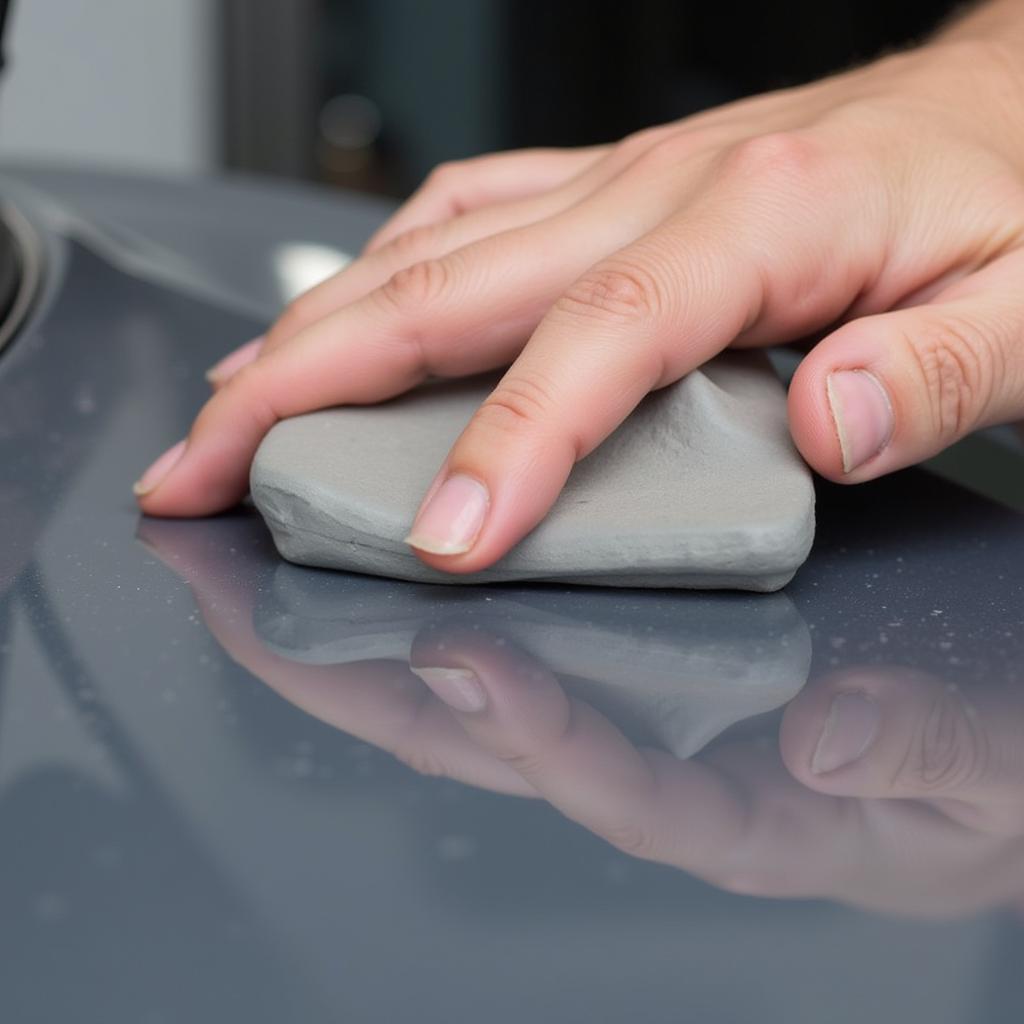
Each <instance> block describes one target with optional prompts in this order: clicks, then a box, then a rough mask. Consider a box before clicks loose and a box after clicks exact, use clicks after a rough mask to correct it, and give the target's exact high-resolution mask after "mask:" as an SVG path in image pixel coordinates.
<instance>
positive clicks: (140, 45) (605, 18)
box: [0, 0, 954, 196]
mask: <svg viewBox="0 0 1024 1024" xmlns="http://www.w3.org/2000/svg"><path fill="white" fill-rule="evenodd" d="M953 6H954V4H952V3H950V2H949V0H901V3H899V4H893V3H891V2H883V0H833V2H831V3H828V4H822V3H820V2H818V0H787V2H784V3H777V4H771V5H765V4H760V3H740V2H735V0H733V2H730V0H716V2H710V0H690V2H687V0H632V2H631V3H629V4H621V3H605V2H599V0H558V2H554V3H552V2H550V0H444V2H438V0H144V2H140V0H106V2H105V3H103V4H97V3H94V2H90V0H20V2H19V0H16V2H15V4H14V10H13V17H12V26H11V31H10V39H9V44H8V46H7V51H8V57H9V60H10V69H9V76H8V81H6V82H5V88H4V90H3V92H2V100H0V152H2V153H3V155H4V158H5V159H11V158H15V159H45V160H49V161H58V162H63V163H79V164H80V163H94V164H95V163H98V164H102V165H106V166H108V167H109V166H114V167H130V168H146V169H152V170H160V171H167V172H202V171H213V170H218V169H222V168H223V169H228V170H235V171H248V172H254V173H260V174H272V175H278V176H284V177H290V178H297V179H306V180H315V181H320V182H324V183H329V184H333V185H337V186H340V187H346V188H354V189H357V190H360V191H369V192H377V193H382V194H387V195H396V196H401V195H405V194H407V193H408V192H409V191H410V190H411V189H412V188H413V187H415V185H416V184H417V183H418V182H419V181H420V180H421V179H422V178H423V177H424V175H425V174H426V173H427V172H428V171H429V170H430V168H431V167H432V166H434V165H435V164H437V163H440V162H442V161H444V160H451V159H458V158H462V157H466V156H471V155H474V154H478V153H483V152H488V151H491V150H495V149H511V148H515V147H520V146H532V145H583V144H587V143H592V142H606V141H610V140H613V139H617V138H620V137H621V136H623V135H625V134H627V133H628V132H630V131H633V130H635V129H637V128H640V127H643V126H645V125H649V124H654V123H658V122H660V121H666V120H671V119H674V118H678V117H681V116H684V115H685V114H687V113H692V112H693V111H696V110H699V109H702V108H704V107H707V106H711V105H715V104H719V103H723V102H727V101H728V100H731V99H736V98H737V97H740V96H743V95H747V94H750V93H754V92H761V91H764V90H766V89H771V88H778V87H780V86H784V85H790V84H794V83H797V82H801V81H807V80H810V79H813V78H816V77H819V76H820V75H823V74H826V73H828V72H830V71H834V70H838V69H841V68H844V67H848V66H849V65H850V64H851V63H854V62H857V61H864V60H868V59H870V58H871V57H873V56H875V55H876V54H878V53H880V52H882V51H884V50H886V49H891V48H893V47H897V46H902V45H905V44H906V43H907V42H909V41H912V40H913V39H915V38H919V37H921V36H922V35H923V34H925V33H926V32H928V31H930V30H931V29H932V28H934V26H935V25H936V24H937V23H938V21H939V20H940V19H941V18H942V17H944V16H945V15H946V14H947V13H948V12H949V10H951V9H952V7H953Z"/></svg>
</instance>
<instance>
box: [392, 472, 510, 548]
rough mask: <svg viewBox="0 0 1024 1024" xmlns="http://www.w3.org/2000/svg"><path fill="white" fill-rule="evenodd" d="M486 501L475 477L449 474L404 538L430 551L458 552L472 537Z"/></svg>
mask: <svg viewBox="0 0 1024 1024" xmlns="http://www.w3.org/2000/svg"><path fill="white" fill-rule="evenodd" d="M489 504H490V498H489V497H488V494H487V488H486V487H484V485H483V484H482V483H480V481H479V480H474V479H473V478H472V477H471V476H463V475H461V474H456V475H455V476H450V477H448V479H447V480H445V482H444V483H443V484H441V486H440V487H439V488H438V489H437V491H435V492H434V495H433V496H432V497H431V499H430V501H428V502H427V504H426V505H424V506H423V508H422V510H421V511H420V514H419V515H418V516H417V517H416V522H414V523H413V524H412V531H411V532H410V533H409V536H408V537H406V538H405V542H406V544H410V545H411V546H412V547H414V548H419V550H420V551H429V552H430V553H431V554H434V555H461V554H463V553H464V552H466V551H468V550H469V549H470V548H471V547H472V546H473V544H474V542H475V541H476V538H477V536H478V534H479V533H480V529H481V527H482V526H483V525H484V517H485V516H486V515H487V507H488V505H489Z"/></svg>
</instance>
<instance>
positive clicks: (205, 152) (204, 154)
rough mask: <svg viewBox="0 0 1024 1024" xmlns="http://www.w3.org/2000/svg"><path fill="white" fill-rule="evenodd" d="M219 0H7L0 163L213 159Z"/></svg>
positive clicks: (192, 167)
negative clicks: (8, 18)
mask: <svg viewBox="0 0 1024 1024" xmlns="http://www.w3.org/2000/svg"><path fill="white" fill-rule="evenodd" d="M216 7H217V4H216V3H215V0H14V3H13V5H12V13H11V24H10V25H9V27H8V32H7V41H6V46H5V49H6V53H7V60H8V64H7V70H6V72H5V76H4V81H3V82H2V85H0V162H3V161H12V160H29V159H30V160H38V159H42V160H49V161H55V162H59V163H65V164H67V163H79V164H91V165H103V166H113V167H123V168H130V169H146V170H154V171H160V172H165V173H179V172H201V171H204V170H208V169H211V168H212V167H213V166H214V164H215V163H216V161H217V145H216V131H217V124H218V119H219V112H218V99H217V77H216V69H215V60H216V40H215V36H214V25H215V17H216V13H217V11H216Z"/></svg>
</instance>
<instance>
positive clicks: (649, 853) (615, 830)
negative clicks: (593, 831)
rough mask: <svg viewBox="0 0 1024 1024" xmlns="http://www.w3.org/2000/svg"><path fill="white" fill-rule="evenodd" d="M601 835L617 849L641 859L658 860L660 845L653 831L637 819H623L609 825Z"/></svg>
mask: <svg viewBox="0 0 1024 1024" xmlns="http://www.w3.org/2000/svg"><path fill="white" fill-rule="evenodd" d="M601 835H602V836H603V837H604V838H605V840H606V841H607V842H609V843H610V844H611V845H612V846H614V847H615V849H616V850H619V851H620V852H621V853H625V854H628V855H629V856H630V857H637V858H639V859H640V860H657V859H658V846H657V842H656V840H655V836H654V833H653V831H652V830H651V829H650V828H648V827H646V826H645V825H642V824H640V823H638V822H635V821H621V822H615V823H614V824H612V825H608V826H606V827H605V828H603V829H602V830H601Z"/></svg>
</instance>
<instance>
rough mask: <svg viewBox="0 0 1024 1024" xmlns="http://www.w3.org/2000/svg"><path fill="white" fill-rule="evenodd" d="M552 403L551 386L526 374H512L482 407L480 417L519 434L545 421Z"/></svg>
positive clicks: (486, 422)
mask: <svg viewBox="0 0 1024 1024" xmlns="http://www.w3.org/2000/svg"><path fill="white" fill-rule="evenodd" d="M553 406H554V396H553V394H552V389H551V387H550V386H549V385H547V384H546V383H544V382H543V381H541V380H539V379H537V378H535V377H530V376H526V375H525V374H524V375H518V376H509V377H507V378H506V379H505V380H503V381H502V382H501V384H500V385H499V387H498V388H497V389H496V390H495V391H494V392H493V393H492V394H491V395H490V396H489V397H488V398H487V399H486V400H485V401H484V403H483V404H482V405H481V406H480V409H479V410H478V412H477V417H478V420H479V421H481V422H483V423H484V424H486V425H488V426H492V427H495V428H497V429H498V430H500V431H501V432H503V433H518V432H521V431H523V430H528V429H532V428H534V427H535V426H536V425H537V424H538V423H539V422H542V421H543V420H544V419H545V418H546V417H547V416H548V415H549V414H550V412H551V409H552V408H553Z"/></svg>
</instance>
